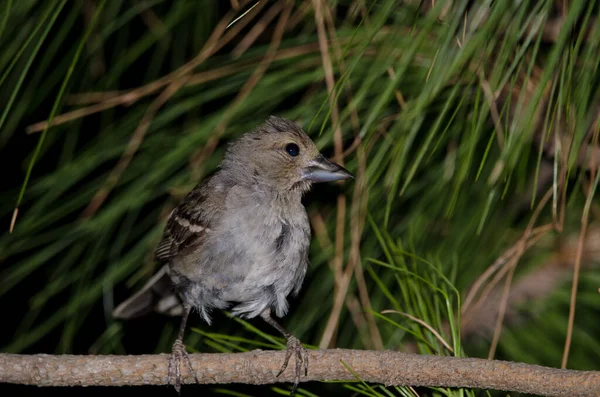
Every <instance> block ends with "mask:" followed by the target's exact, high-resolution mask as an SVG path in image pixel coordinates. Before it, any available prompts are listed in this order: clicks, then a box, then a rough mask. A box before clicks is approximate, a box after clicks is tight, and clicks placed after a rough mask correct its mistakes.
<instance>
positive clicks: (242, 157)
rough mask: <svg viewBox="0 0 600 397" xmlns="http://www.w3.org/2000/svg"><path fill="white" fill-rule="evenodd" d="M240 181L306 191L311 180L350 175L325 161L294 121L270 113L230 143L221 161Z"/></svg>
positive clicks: (349, 176) (347, 176)
mask: <svg viewBox="0 0 600 397" xmlns="http://www.w3.org/2000/svg"><path fill="white" fill-rule="evenodd" d="M221 169H223V170H228V171H230V173H231V174H234V175H236V177H239V178H242V179H243V180H244V182H249V183H255V184H263V185H269V186H270V187H272V188H274V189H276V190H279V191H282V192H285V191H298V192H300V193H302V192H304V191H306V190H308V189H309V188H310V185H311V184H312V183H314V182H331V181H337V180H341V179H348V178H351V177H352V174H351V173H350V172H348V171H347V170H346V169H345V168H343V167H341V166H339V165H338V164H335V163H333V162H330V161H329V160H327V159H326V158H325V157H324V156H323V155H322V154H321V153H319V150H318V149H317V147H316V146H315V144H314V142H313V141H312V140H311V139H310V138H309V137H308V135H306V133H305V132H304V131H303V130H302V128H300V127H299V126H298V125H297V124H296V123H294V122H292V121H290V120H286V119H283V118H280V117H275V116H271V117H269V118H268V119H267V121H266V122H265V123H264V124H263V125H261V126H259V127H257V128H256V129H254V130H252V131H250V132H247V133H245V134H244V135H242V136H241V137H240V138H239V139H238V140H236V141H235V142H233V143H232V144H231V145H230V146H229V148H228V150H227V153H226V155H225V159H224V160H223V162H222V163H221Z"/></svg>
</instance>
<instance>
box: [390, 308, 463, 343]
mask: <svg viewBox="0 0 600 397" xmlns="http://www.w3.org/2000/svg"><path fill="white" fill-rule="evenodd" d="M387 313H394V314H401V315H403V316H405V317H408V318H409V319H411V320H412V321H414V322H416V323H418V324H420V325H422V326H423V327H425V328H427V329H428V330H429V332H431V333H432V334H433V336H435V338H436V339H437V340H439V341H440V343H441V344H442V345H444V347H445V348H446V349H448V351H449V352H450V353H454V349H453V348H452V346H450V344H449V343H448V342H446V340H445V339H444V337H443V336H442V335H440V334H439V333H438V332H437V331H436V330H435V328H433V327H432V326H431V325H429V324H427V323H426V322H425V321H423V320H421V319H419V318H417V317H415V316H412V315H410V314H408V313H404V312H401V311H398V310H383V311H382V312H381V314H387Z"/></svg>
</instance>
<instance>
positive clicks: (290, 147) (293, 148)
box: [285, 143, 300, 157]
mask: <svg viewBox="0 0 600 397" xmlns="http://www.w3.org/2000/svg"><path fill="white" fill-rule="evenodd" d="M285 151H286V152H287V153H288V154H289V155H290V156H292V157H296V156H297V155H299V154H300V148H299V147H298V145H296V144H295V143H288V144H287V145H285Z"/></svg>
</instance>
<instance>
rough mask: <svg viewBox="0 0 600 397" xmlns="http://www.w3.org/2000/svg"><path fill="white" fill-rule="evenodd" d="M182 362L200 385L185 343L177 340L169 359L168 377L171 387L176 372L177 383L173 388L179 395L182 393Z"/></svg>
mask: <svg viewBox="0 0 600 397" xmlns="http://www.w3.org/2000/svg"><path fill="white" fill-rule="evenodd" d="M181 360H184V361H185V363H186V365H187V367H188V370H189V371H190V373H191V374H192V375H194V379H195V380H196V383H200V382H199V381H198V376H197V375H196V371H194V368H193V367H192V362H191V361H190V357H189V356H188V354H187V351H186V350H185V346H184V345H183V342H182V341H181V340H179V339H178V340H176V341H175V343H173V350H172V353H171V358H170V359H169V375H168V377H167V384H168V385H170V384H171V379H172V378H173V371H175V383H174V384H173V386H174V387H175V391H176V392H177V393H180V391H181V384H182V382H181Z"/></svg>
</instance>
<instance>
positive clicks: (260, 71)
mask: <svg viewBox="0 0 600 397" xmlns="http://www.w3.org/2000/svg"><path fill="white" fill-rule="evenodd" d="M292 9H293V3H292V2H290V1H288V2H286V6H285V8H284V9H283V12H282V13H281V16H280V18H279V20H278V22H277V26H276V27H275V31H274V32H273V38H272V39H271V43H270V44H269V48H268V49H267V52H266V54H265V55H264V57H263V59H262V60H261V62H260V63H259V65H258V66H257V68H256V70H255V71H254V72H253V73H252V75H251V76H250V78H249V79H248V80H246V82H245V83H244V85H243V86H242V88H241V89H240V91H239V92H238V94H237V95H236V97H235V98H234V99H233V100H232V101H231V104H230V105H229V106H228V107H227V109H226V110H225V112H224V114H223V117H222V119H221V121H220V122H219V124H218V125H217V126H216V128H215V131H214V133H213V135H212V136H211V137H210V139H209V140H208V141H207V142H206V145H205V147H203V148H201V149H200V150H198V151H197V152H196V153H194V154H193V155H192V156H191V160H190V165H191V168H192V174H193V175H194V177H195V178H196V177H198V174H200V173H201V172H199V171H198V169H199V168H201V165H202V164H203V163H204V159H206V158H207V157H208V156H210V155H212V153H213V152H214V151H215V149H216V148H217V145H218V144H219V140H220V139H221V136H222V135H223V134H224V133H225V130H226V128H227V125H228V123H229V122H230V121H231V118H232V117H233V116H234V115H235V111H236V109H237V107H238V106H239V105H240V104H241V103H242V102H243V101H244V100H245V99H246V98H247V97H248V96H249V95H250V93H251V92H252V90H253V89H254V87H256V85H257V84H258V82H259V81H260V79H261V78H262V76H263V75H264V74H265V72H266V71H267V69H268V68H269V66H270V65H271V63H272V62H273V60H274V59H275V58H276V55H277V50H278V49H279V46H280V44H281V39H282V38H283V33H284V32H285V30H286V25H287V20H288V18H289V16H290V14H291V12H292Z"/></svg>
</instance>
